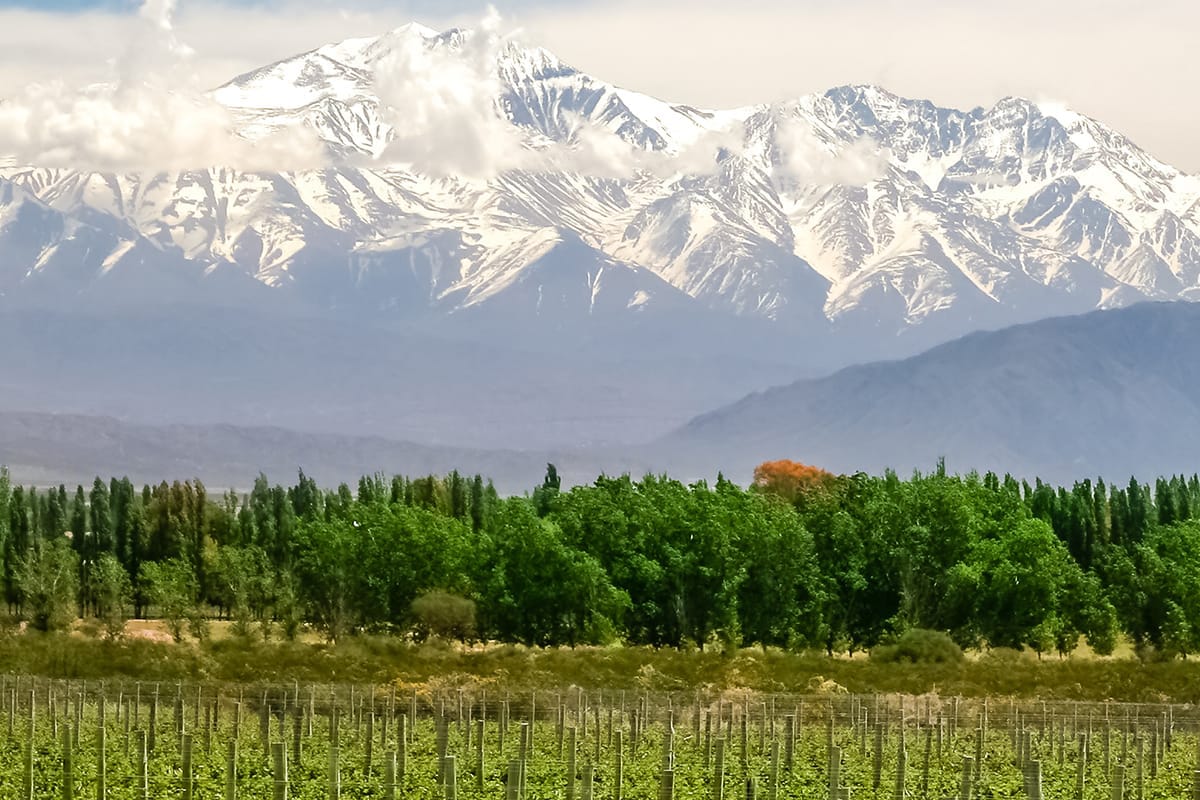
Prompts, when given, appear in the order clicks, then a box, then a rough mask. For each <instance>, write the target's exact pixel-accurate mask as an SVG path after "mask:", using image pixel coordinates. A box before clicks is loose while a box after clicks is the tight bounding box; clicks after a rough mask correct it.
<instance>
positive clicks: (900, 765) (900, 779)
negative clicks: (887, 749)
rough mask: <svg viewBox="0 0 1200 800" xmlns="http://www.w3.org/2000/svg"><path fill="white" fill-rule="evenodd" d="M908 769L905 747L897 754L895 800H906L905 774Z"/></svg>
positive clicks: (893, 795) (893, 796)
mask: <svg viewBox="0 0 1200 800" xmlns="http://www.w3.org/2000/svg"><path fill="white" fill-rule="evenodd" d="M907 769H908V753H907V752H905V750H904V745H901V746H900V749H899V750H898V751H897V752H896V791H895V792H894V793H893V794H892V798H893V800H904V796H905V795H904V778H905V772H906V771H907Z"/></svg>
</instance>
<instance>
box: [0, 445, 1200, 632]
mask: <svg viewBox="0 0 1200 800" xmlns="http://www.w3.org/2000/svg"><path fill="white" fill-rule="evenodd" d="M0 559H2V564H0V566H2V570H0V573H2V575H3V590H4V595H5V600H6V602H7V607H8V611H9V614H10V617H11V618H14V619H24V620H26V621H28V622H29V624H31V625H32V626H34V627H36V628H39V629H44V630H50V629H56V628H63V627H66V626H68V625H70V624H72V623H74V621H75V620H76V619H77V618H78V617H84V618H85V619H87V620H89V621H92V622H93V623H94V624H98V625H99V626H100V627H102V628H103V629H104V630H105V631H107V632H108V634H109V635H111V636H119V635H120V634H121V632H122V631H123V629H124V624H125V621H126V619H127V618H128V617H129V616H130V615H133V616H139V617H140V616H143V615H146V614H148V613H153V614H155V615H158V616H161V617H163V618H164V619H165V620H166V621H167V623H168V626H169V628H170V630H171V632H172V633H173V634H174V635H175V636H176V638H179V639H182V638H183V637H184V636H185V635H187V634H188V633H190V634H191V635H194V636H197V637H201V638H202V637H204V636H205V635H206V633H207V627H208V624H209V622H210V620H211V619H212V618H214V617H221V618H226V619H229V620H231V621H232V623H233V627H234V630H235V631H236V632H237V633H239V634H243V635H250V634H253V633H254V632H255V631H256V630H258V631H261V632H262V633H263V634H267V635H270V634H271V633H278V634H279V635H283V636H287V637H294V636H296V635H297V633H298V632H299V631H300V630H301V629H302V627H303V626H305V625H309V626H312V627H313V628H315V629H318V630H319V631H321V632H322V633H323V634H324V635H325V636H326V637H328V638H329V639H330V640H336V639H339V638H342V637H345V636H348V635H353V634H356V633H359V632H392V633H397V634H400V635H405V636H412V635H415V636H418V637H420V636H425V635H429V634H431V633H437V634H441V635H448V636H455V637H459V638H480V639H489V640H500V641H507V642H522V643H526V644H531V645H576V644H582V643H606V642H616V641H620V642H626V643H630V644H648V645H653V646H666V647H681V646H688V645H698V646H701V647H704V646H708V645H712V644H719V645H722V646H738V645H743V646H748V645H763V646H778V647H785V648H820V649H823V650H826V651H828V652H830V653H833V652H835V651H851V652H853V651H856V650H863V649H868V648H871V647H873V646H875V645H877V644H880V643H882V642H886V641H889V640H892V639H894V638H895V637H897V636H899V635H901V634H903V633H904V632H905V631H908V630H912V629H928V630H938V631H944V632H947V633H949V634H950V635H951V636H952V637H953V638H954V639H955V640H956V641H957V642H958V643H959V644H960V645H963V646H968V647H974V646H985V645H986V646H990V647H1015V648H1032V649H1033V650H1035V651H1037V652H1038V653H1039V654H1040V653H1050V652H1056V651H1057V652H1059V653H1067V652H1070V651H1071V650H1073V649H1074V648H1075V647H1077V646H1078V644H1079V643H1080V642H1081V641H1086V642H1087V643H1088V644H1089V645H1090V646H1091V647H1092V648H1093V649H1094V650H1096V651H1097V652H1100V653H1109V652H1112V650H1113V649H1114V647H1115V646H1116V644H1117V642H1118V639H1119V637H1120V636H1121V635H1122V634H1124V635H1126V636H1127V637H1128V638H1129V639H1130V640H1131V641H1132V642H1133V643H1134V644H1135V646H1137V647H1138V648H1139V649H1140V650H1142V651H1143V652H1154V653H1159V654H1167V655H1172V656H1175V655H1182V656H1186V655H1188V654H1190V653H1193V652H1197V651H1200V622H1196V621H1197V620H1200V478H1197V477H1196V476H1192V477H1191V478H1184V477H1182V476H1176V477H1170V478H1161V479H1158V480H1157V481H1155V482H1154V483H1153V485H1151V484H1143V483H1140V482H1139V481H1137V480H1136V479H1132V480H1130V481H1129V483H1128V484H1126V485H1122V486H1119V487H1118V486H1109V485H1107V484H1106V483H1104V482H1103V481H1100V480H1097V481H1095V482H1093V481H1091V480H1083V481H1080V482H1077V483H1075V484H1074V485H1073V486H1071V487H1057V486H1052V485H1050V484H1047V483H1043V482H1042V481H1040V480H1038V481H1035V482H1034V483H1033V484H1030V483H1028V482H1026V481H1018V480H1017V479H1016V478H1014V477H1012V476H1010V475H1006V476H1004V477H999V476H997V475H995V474H993V473H987V474H984V475H979V474H976V473H970V474H967V475H951V474H947V472H946V470H945V468H944V466H943V465H941V464H939V465H938V466H937V468H936V469H934V470H933V471H931V472H928V473H919V472H918V473H914V474H913V475H911V476H909V477H907V478H901V477H900V476H898V475H897V474H895V473H893V472H886V473H884V474H883V475H879V476H871V475H866V474H862V473H859V474H855V475H832V474H830V473H828V472H825V471H823V470H820V469H818V468H815V467H808V466H805V465H801V464H796V463H794V462H786V461H784V462H771V463H766V464H763V465H761V466H760V467H759V469H758V470H757V471H756V473H755V480H754V482H753V483H752V484H751V485H750V486H748V487H741V486H738V485H735V484H734V483H732V482H730V481H728V480H726V479H725V478H723V477H720V476H718V478H717V479H716V481H715V482H713V483H711V484H710V483H708V482H703V481H701V482H697V483H692V484H685V483H682V482H680V481H677V480H673V479H671V478H669V477H666V476H654V475H648V476H646V477H644V478H642V479H641V480H635V479H633V478H631V477H630V476H627V475H626V476H621V477H610V476H601V477H599V478H597V479H596V480H595V481H594V482H593V483H591V484H589V485H585V486H577V487H574V488H570V489H564V488H563V487H562V483H561V479H560V477H559V475H558V473H557V471H556V470H555V468H554V467H553V465H550V466H549V467H548V469H547V473H546V477H545V480H544V481H543V483H542V484H541V485H540V486H537V487H536V488H534V489H533V490H532V491H530V492H529V493H527V494H525V495H523V496H517V497H500V496H499V495H498V494H497V492H496V491H495V490H494V488H493V487H492V486H491V484H490V482H488V481H485V480H484V479H483V478H482V477H481V476H474V477H467V476H464V475H460V474H458V473H451V474H450V475H446V476H425V477H420V478H408V477H403V476H397V477H385V476H382V475H373V476H365V477H363V478H362V479H360V480H359V482H358V485H357V487H356V488H355V489H352V488H351V487H350V486H348V485H345V484H343V485H341V486H339V487H337V488H336V489H333V490H327V489H322V488H321V487H319V486H317V484H316V483H315V481H313V480H312V479H311V478H310V477H308V476H306V475H305V474H304V473H303V472H302V471H301V472H300V474H299V476H298V479H297V481H296V483H295V484H294V485H291V486H286V487H285V486H281V485H272V484H271V483H270V482H269V481H268V480H267V478H266V477H265V476H261V475H260V476H259V477H258V479H257V480H256V481H255V482H254V486H253V489H252V490H251V491H249V492H248V493H237V492H224V493H221V494H218V495H210V494H209V493H208V492H207V490H206V489H205V487H204V485H203V484H202V483H201V482H200V481H198V480H191V481H184V482H178V481H177V482H174V483H170V484H168V483H166V482H163V483H160V484H158V485H157V486H143V487H142V488H141V489H140V490H138V489H135V488H134V486H133V484H132V483H131V482H130V481H129V480H128V479H113V480H110V481H107V482H106V481H103V480H100V479H99V478H97V479H96V481H95V482H94V483H93V484H92V486H91V487H90V489H85V488H84V487H83V486H80V487H77V488H76V489H75V491H74V492H73V493H72V492H69V491H68V490H67V489H66V488H65V487H62V486H60V487H58V488H56V489H51V490H45V489H42V490H38V489H35V488H29V487H21V486H14V485H13V484H12V482H11V480H10V479H9V476H8V473H7V472H0Z"/></svg>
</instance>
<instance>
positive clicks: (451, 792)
mask: <svg viewBox="0 0 1200 800" xmlns="http://www.w3.org/2000/svg"><path fill="white" fill-rule="evenodd" d="M442 762H443V763H442V774H443V776H444V777H445V780H446V800H458V767H457V759H455V757H454V756H446V757H445V758H444V759H442Z"/></svg>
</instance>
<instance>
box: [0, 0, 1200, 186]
mask: <svg viewBox="0 0 1200 800" xmlns="http://www.w3.org/2000/svg"><path fill="white" fill-rule="evenodd" d="M452 2H453V0H452ZM171 5H172V3H170V2H168V0H157V1H156V2H155V3H154V4H153V5H152V6H151V5H147V6H145V7H144V14H145V15H146V16H148V19H146V18H143V19H140V20H139V19H135V18H133V17H129V16H119V15H114V14H103V13H96V12H91V13H85V14H60V13H41V12H32V11H18V10H11V9H10V10H0V96H2V97H9V98H13V97H14V96H16V97H21V96H23V94H24V91H25V90H24V88H23V87H25V86H26V85H27V84H28V83H31V82H34V81H36V82H39V83H41V84H43V85H44V86H54V85H57V84H59V83H61V85H62V86H64V87H80V86H86V85H88V84H91V83H94V82H96V81H98V80H110V79H111V77H112V76H113V74H114V73H116V74H118V75H119V74H121V73H122V72H126V73H127V74H128V72H129V71H133V72H136V73H137V74H139V75H141V76H142V77H143V78H144V77H145V76H146V75H147V72H146V70H145V69H142V68H141V66H140V65H138V64H137V63H136V62H137V58H138V57H139V56H140V54H139V53H138V52H137V51H136V50H135V51H133V52H132V53H129V54H127V55H126V56H125V59H126V63H128V62H129V61H133V62H135V64H134V66H133V67H129V66H126V63H122V56H121V54H120V53H115V52H113V51H112V50H107V51H106V50H105V49H104V45H103V44H102V43H106V42H126V43H128V42H130V41H132V40H133V37H136V36H144V35H146V34H145V30H146V28H150V29H151V30H152V31H155V32H156V34H157V35H159V38H158V39H156V40H155V41H158V42H163V41H166V39H165V38H163V37H162V36H161V34H163V33H166V32H169V33H171V34H173V35H174V37H175V39H176V41H177V42H185V43H187V44H188V45H190V46H191V48H193V49H194V51H195V54H194V55H193V56H191V57H183V56H180V55H179V54H178V53H176V55H175V56H174V62H173V66H172V69H173V70H174V71H175V72H174V75H175V76H184V77H186V79H187V85H189V86H194V87H197V88H212V87H214V86H216V85H218V84H220V83H223V82H224V81H226V80H228V79H229V78H231V77H233V76H234V75H236V74H239V73H240V72H244V71H247V70H249V69H253V68H255V67H258V66H261V65H263V64H265V63H269V62H271V61H274V60H278V59H280V58H284V57H287V56H290V55H294V54H296V53H299V52H302V51H304V50H308V49H312V48H314V47H317V46H319V45H321V44H324V43H327V42H330V41H336V40H339V39H343V38H347V37H350V36H369V35H378V34H380V33H382V32H384V31H386V30H390V29H392V28H395V27H397V26H399V25H401V24H403V23H405V22H409V21H412V20H413V19H414V18H415V19H417V20H418V21H421V22H424V23H425V24H428V25H430V26H431V27H434V28H439V29H441V28H444V27H446V26H448V25H450V24H455V23H467V24H474V22H475V18H477V17H478V14H479V4H476V3H470V4H459V5H458V6H452V5H451V6H445V5H441V6H439V5H434V4H432V3H426V4H425V8H424V9H422V10H420V11H414V9H413V6H412V5H411V0H410V5H408V6H407V7H400V6H398V5H397V4H396V3H392V2H387V3H384V2H382V0H378V2H376V1H374V0H343V2H342V3H340V4H339V5H338V6H331V5H326V4H323V3H313V2H300V0H278V1H277V2H275V3H273V4H272V5H267V6H257V7H244V6H234V5H223V4H221V3H217V2H207V1H206V0H183V2H181V3H180V7H179V8H178V10H177V13H176V14H175V15H174V16H173V17H172V15H171V14H170V11H171ZM447 8H449V10H445V9H447ZM430 9H435V11H434V13H429V10H430ZM501 11H503V12H504V13H505V17H506V19H509V20H510V22H511V24H513V25H519V26H520V27H521V28H522V29H523V30H524V32H525V33H524V38H525V39H527V40H530V41H535V42H537V43H538V44H542V45H545V46H546V47H548V48H549V49H550V50H552V51H553V52H555V53H556V54H557V55H558V56H559V57H561V58H562V59H563V60H565V61H566V62H568V63H571V64H573V65H575V66H577V67H579V68H581V69H583V70H586V71H588V72H590V73H592V74H594V75H596V76H598V77H600V78H603V79H605V80H610V81H613V82H615V83H618V84H620V85H624V86H628V87H630V88H635V89H638V90H639V91H644V92H647V93H649V94H652V95H656V96H660V97H663V98H665V99H669V100H672V101H676V102H685V103H690V104H693V105H697V106H700V107H715V108H720V107H732V106H741V105H748V104H755V103H770V102H775V101H780V100H785V99H788V98H794V97H797V96H799V95H802V94H805V93H809V92H816V91H823V90H824V89H827V88H829V87H830V86H835V85H841V84H846V83H878V84H882V85H884V86H886V87H888V88H890V89H892V90H893V91H897V92H899V93H901V94H905V95H908V96H912V97H925V98H929V99H931V100H933V101H935V102H937V103H940V104H946V105H955V106H958V107H962V108H970V107H973V106H975V105H989V104H991V103H992V102H994V101H995V100H997V99H999V98H1000V97H1002V96H1004V95H1008V94H1018V95H1023V96H1028V97H1043V96H1051V97H1055V98H1061V99H1063V100H1064V101H1065V102H1066V103H1067V104H1068V105H1070V107H1072V108H1074V109H1077V110H1079V111H1081V112H1083V113H1086V114H1089V115H1091V116H1095V117H1097V118H1099V119H1101V120H1103V121H1105V122H1107V123H1109V124H1111V125H1113V126H1114V127H1116V128H1118V129H1119V130H1121V131H1122V132H1124V133H1127V134H1129V135H1130V136H1131V137H1132V138H1133V139H1134V141H1136V142H1138V143H1139V144H1141V145H1142V146H1144V147H1147V148H1148V149H1149V150H1150V151H1151V152H1153V153H1154V154H1155V155H1158V156H1159V157H1161V158H1164V159H1166V160H1168V161H1170V162H1172V163H1175V164H1177V165H1179V166H1181V167H1184V168H1187V169H1192V170H1200V152H1198V151H1196V149H1195V148H1194V146H1193V142H1194V141H1195V139H1196V130H1197V128H1198V127H1200V114H1198V113H1197V111H1196V107H1195V104H1194V103H1191V102H1190V100H1189V99H1188V98H1190V96H1191V94H1192V91H1191V88H1192V87H1191V85H1190V80H1191V75H1192V74H1193V71H1194V67H1193V65H1192V63H1191V61H1192V58H1191V53H1192V52H1193V47H1192V44H1193V43H1192V41H1191V40H1192V38H1194V31H1196V30H1197V29H1200V5H1197V4H1194V3H1191V2H1188V0H1158V2H1155V3H1150V4H1146V3H1143V4H1140V5H1136V6H1131V5H1130V4H1129V3H1128V2H1126V1H1125V0H1059V2H1055V3H1045V2H1042V0H1009V1H1008V2H1006V3H1005V4H1004V7H1003V9H1002V13H1001V10H999V9H998V7H997V6H995V5H989V4H984V3H963V2H957V1H956V0H905V1H904V2H900V0H847V1H846V2H842V3H832V2H829V1H828V0H790V1H788V2H785V0H746V2H742V3H738V4H729V3H724V2H718V0H657V1H656V2H654V3H636V2H634V1H633V0H618V1H617V2H580V3H566V2H546V3H542V4H541V5H529V4H528V3H527V2H522V4H521V5H520V6H519V7H518V10H517V11H516V12H514V11H513V10H512V7H511V6H507V5H502V6H501ZM459 12H462V13H459ZM163 20H166V21H168V24H169V25H170V28H171V30H170V31H164V30H163V29H162V25H161V24H159V23H161V22H162V21H163ZM138 25H140V26H142V27H141V28H137V26H138ZM98 43H101V44H98ZM173 79H174V78H173ZM176 82H179V81H178V80H177V81H176ZM585 135H587V134H585ZM598 138H603V135H600V136H598ZM608 145H610V146H612V145H613V143H611V142H609V143H608ZM458 146H459V147H460V148H465V149H466V151H468V152H469V151H470V150H471V148H472V147H474V143H473V142H472V141H471V140H468V141H466V142H461V143H459V145H458ZM594 149H597V150H600V151H601V153H600V154H601V155H602V154H603V152H604V151H605V148H604V147H600V146H599V145H597V146H596V147H595V148H594ZM477 155H478V153H477ZM484 155H488V154H486V153H485V154H484ZM520 157H521V158H523V157H524V156H523V155H522V156H520ZM707 159H708V156H707V154H704V155H703V157H702V158H699V160H701V161H704V162H706V163H707ZM264 160H269V159H264ZM476 160H477V161H478V159H476ZM517 160H518V161H519V160H520V159H519V158H518V159H517ZM485 166H486V165H485ZM602 166H603V159H601V163H599V164H597V167H596V168H597V169H600V168H601V167H602Z"/></svg>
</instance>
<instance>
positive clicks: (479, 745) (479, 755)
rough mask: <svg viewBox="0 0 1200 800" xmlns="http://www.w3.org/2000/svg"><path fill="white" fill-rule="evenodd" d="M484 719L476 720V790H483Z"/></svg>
mask: <svg viewBox="0 0 1200 800" xmlns="http://www.w3.org/2000/svg"><path fill="white" fill-rule="evenodd" d="M483 751H484V748H483V720H481V719H479V720H475V791H477V792H482V791H483V767H484V760H483Z"/></svg>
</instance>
